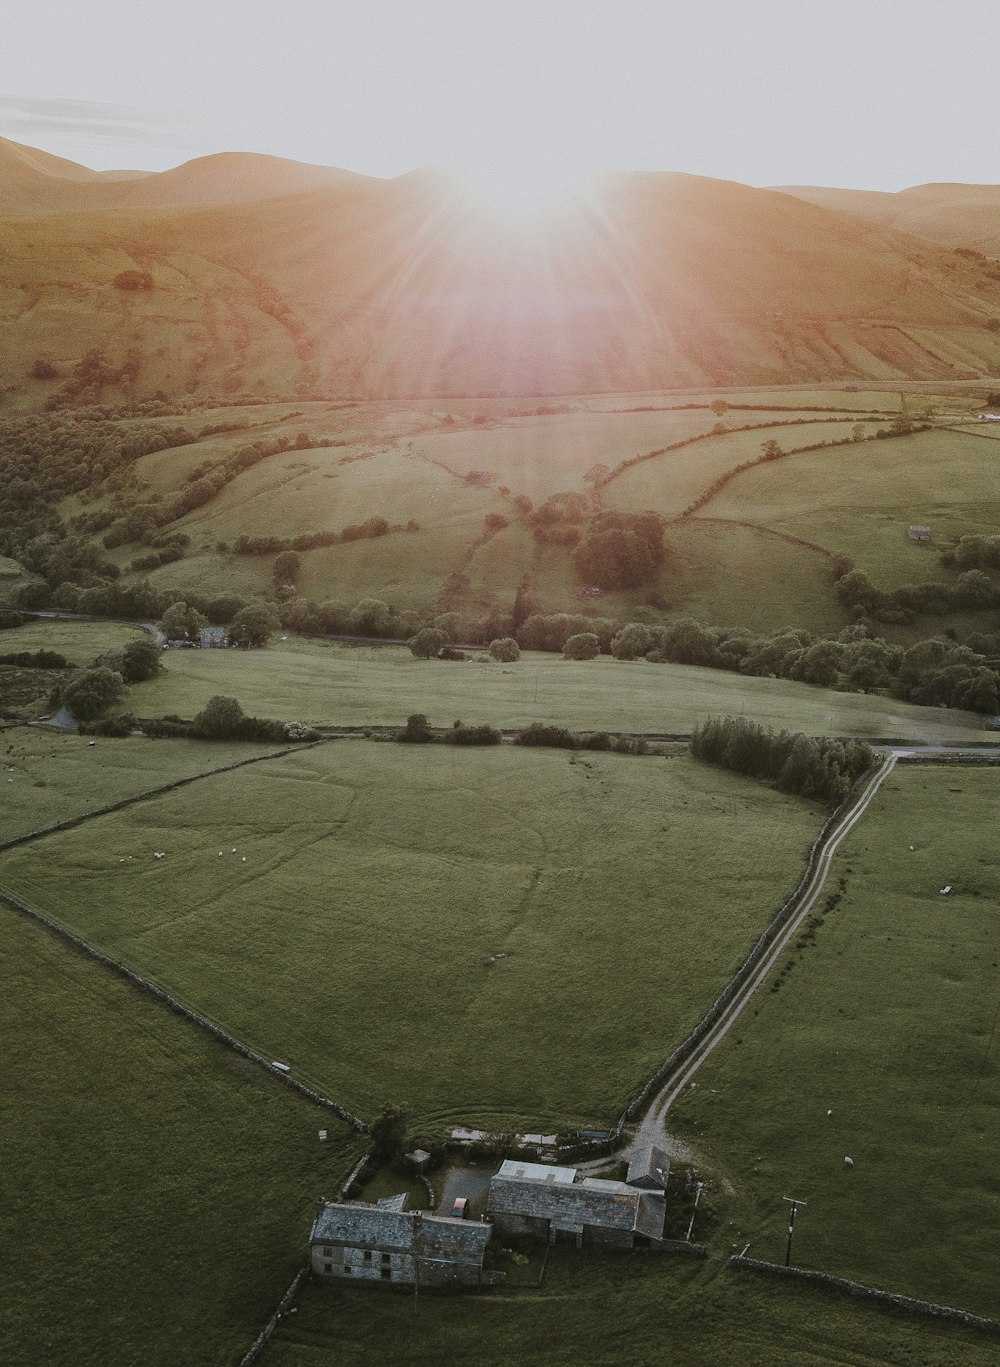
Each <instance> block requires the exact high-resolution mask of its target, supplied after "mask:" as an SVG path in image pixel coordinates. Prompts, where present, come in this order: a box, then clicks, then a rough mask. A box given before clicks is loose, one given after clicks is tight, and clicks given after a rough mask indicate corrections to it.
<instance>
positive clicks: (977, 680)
mask: <svg viewBox="0 0 1000 1367" xmlns="http://www.w3.org/2000/svg"><path fill="white" fill-rule="evenodd" d="M972 639H973V638H970V640H972ZM985 640H986V641H990V645H989V646H988V647H987V649H988V651H989V653H990V654H992V655H993V658H994V659H995V658H996V654H997V652H996V645H997V644H998V642H997V638H996V637H993V638H992V640H991V638H985ZM986 653H987V651H986V650H984V651H983V652H982V653H980V652H979V651H976V650H973V649H972V648H971V647H970V645H969V644H966V645H958V644H957V643H956V642H954V641H947V640H945V641H942V640H931V641H918V642H917V644H916V645H913V646H911V647H910V649H909V650H907V651H906V652H905V653H904V655H903V657H902V659H901V660H900V662H899V668H898V671H897V674H896V680H895V686H894V692H895V693H896V695H897V697H900V698H903V699H905V700H906V701H907V702H915V703H921V704H922V705H924V706H930V707H935V706H938V707H940V706H944V707H963V708H965V709H966V710H967V711H969V712H984V713H987V714H990V715H994V714H996V713H997V712H1000V673H998V672H997V670H996V669H995V668H991V667H990V666H989V665H988V664H987V663H986V660H985V659H984V655H985V654H986Z"/></svg>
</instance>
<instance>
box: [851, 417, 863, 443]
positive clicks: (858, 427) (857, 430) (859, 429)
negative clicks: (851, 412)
mask: <svg viewBox="0 0 1000 1367" xmlns="http://www.w3.org/2000/svg"><path fill="white" fill-rule="evenodd" d="M864 439H865V425H864V423H863V422H856V423H855V424H854V426H853V427H852V428H851V441H864Z"/></svg>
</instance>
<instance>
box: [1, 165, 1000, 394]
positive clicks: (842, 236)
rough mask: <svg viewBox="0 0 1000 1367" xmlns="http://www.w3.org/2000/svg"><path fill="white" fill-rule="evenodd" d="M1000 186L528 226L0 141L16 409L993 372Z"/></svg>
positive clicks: (4, 373) (354, 184) (399, 193)
mask: <svg viewBox="0 0 1000 1367" xmlns="http://www.w3.org/2000/svg"><path fill="white" fill-rule="evenodd" d="M998 207H1000V188H998V187H993V186H962V185H937V186H922V187H917V188H916V189H913V190H907V191H903V192H900V194H898V195H891V194H887V195H881V194H878V193H875V192H867V191H848V190H823V189H815V188H808V187H807V188H801V187H800V188H793V189H791V190H774V189H754V188H752V187H749V186H746V185H740V184H737V183H735V182H732V181H718V180H710V179H707V178H704V177H698V176H689V175H679V174H670V173H641V174H638V173H637V174H615V175H609V176H605V177H603V178H601V179H600V180H599V181H597V182H595V183H594V184H593V185H592V186H591V187H590V189H589V191H588V193H587V194H586V195H584V196H582V197H581V198H579V199H578V200H577V201H575V202H573V203H571V204H569V205H567V206H566V207H565V208H564V209H563V210H562V211H561V212H560V213H559V214H557V215H554V216H553V217H552V218H550V219H548V220H544V221H540V222H539V223H538V224H537V225H531V224H525V223H521V224H519V225H517V226H511V225H510V224H509V223H505V222H504V221H503V220H502V219H500V218H498V217H492V216H491V215H490V213H489V212H488V211H487V210H486V209H485V208H484V207H483V206H482V205H481V204H479V203H477V202H476V201H475V199H474V198H472V197H471V196H470V195H469V194H468V193H467V192H466V191H465V189H464V188H463V186H462V185H461V184H460V183H459V182H458V181H457V180H456V179H454V178H451V177H449V176H448V175H446V174H444V173H439V172H435V171H433V170H432V169H428V170H424V171H420V172H414V173H411V174H409V175H405V176H400V177H397V178H396V179H393V180H379V179H375V178H371V177H366V176H361V175H355V174H353V173H352V172H349V171H345V170H337V169H334V168H329V167H322V166H311V165H306V164H303V163H299V162H292V161H286V160H282V159H281V158H277V157H268V156H259V155H254V154H248V153H222V154H219V155H216V156H208V157H201V158H198V159H196V160H194V161H189V162H186V163H185V164H184V165H182V166H178V167H176V168H174V169H172V170H169V171H164V172H158V173H147V172H138V171H122V172H97V171H91V170H88V169H87V168H86V167H82V166H77V165H76V164H75V163H73V162H71V161H66V160H64V159H62V158H59V157H53V156H50V155H49V154H47V153H44V152H41V151H38V150H36V149H33V148H30V147H25V146H22V145H21V144H18V143H14V142H10V141H7V140H0V244H2V249H3V256H4V261H5V268H4V273H3V279H2V280H0V308H2V311H3V316H4V319H5V327H4V329H3V330H2V335H0V383H2V385H3V388H4V390H5V392H6V398H7V404H8V407H13V408H14V409H15V410H16V409H24V410H30V409H39V408H43V407H45V406H47V405H48V406H53V405H55V406H60V405H62V404H63V403H74V402H81V401H88V400H92V399H95V398H97V399H100V400H101V401H103V402H116V403H117V402H122V401H125V400H128V399H131V398H148V397H152V396H153V395H160V396H163V395H165V396H167V397H169V398H173V397H180V396H185V397H192V398H196V399H197V398H205V397H230V398H232V397H235V398H240V397H251V396H274V397H280V398H289V397H295V396H298V397H317V398H327V397H343V396H348V397H352V396H353V397H400V396H404V397H405V396H436V395H450V396H457V395H490V394H512V395H521V394H555V393H562V394H566V393H593V392H601V391H616V392H628V391H646V390H652V389H663V388H670V387H678V386H701V387H703V386H706V385H731V384H745V383H752V384H775V383H789V382H804V381H805V382H810V381H817V382H830V381H844V382H854V383H857V382H860V381H863V380H880V381H893V380H900V381H902V380H934V381H939V380H947V379H969V378H973V379H978V378H982V377H985V376H993V375H997V374H1000V262H998V261H995V260H994V259H992V256H991V253H992V252H993V251H994V250H997V243H996V241H995V239H996V237H997V235H998V233H1000V228H998V229H997V230H996V231H994V226H993V225H995V224H1000V215H998V214H997V209H998Z"/></svg>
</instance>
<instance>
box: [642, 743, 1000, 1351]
mask: <svg viewBox="0 0 1000 1367" xmlns="http://www.w3.org/2000/svg"><path fill="white" fill-rule="evenodd" d="M998 799H1000V772H997V771H996V770H993V769H984V768H963V767H957V766H949V767H942V766H933V765H900V766H898V767H897V768H896V770H895V771H894V773H893V774H892V775H891V777H890V779H889V780H888V781H887V782H886V784H885V785H884V786H883V787H882V789H881V791H880V793H879V795H878V797H877V799H876V801H875V803H874V804H873V806H872V807H871V808H870V809H869V811H868V813H867V814H866V815H865V817H864V818H863V820H862V821H861V822H860V824H859V825H858V826H857V827H856V828H855V829H854V831H853V832H852V833H851V835H850V836H849V837H848V839H847V840H846V841H845V842H844V844H843V845H842V846H841V849H840V852H839V853H838V855H837V857H836V859H835V862H834V866H833V883H832V886H833V887H834V888H836V887H837V885H838V882H839V880H841V879H843V880H844V882H845V891H844V896H843V900H842V901H841V902H840V904H839V905H837V906H836V907H835V908H834V909H833V910H831V911H830V912H829V913H828V914H827V916H826V920H825V922H824V924H823V925H822V926H820V927H818V928H817V930H816V938H815V942H814V943H811V944H800V945H799V947H798V948H797V949H795V950H794V951H793V952H792V953H791V954H790V956H789V958H788V959H787V960H786V961H785V965H789V964H790V965H791V968H793V969H794V971H789V972H787V973H786V974H785V978H784V981H783V982H782V983H781V985H780V990H777V991H774V990H771V991H767V990H765V991H764V992H763V993H762V994H761V995H759V996H758V998H757V999H756V1001H755V1003H754V1006H753V1007H751V1008H750V1009H749V1010H748V1013H747V1014H746V1015H745V1016H744V1018H743V1019H742V1021H741V1022H740V1025H739V1026H737V1028H736V1029H735V1030H734V1031H733V1032H732V1033H731V1034H730V1035H729V1037H728V1039H727V1040H726V1042H725V1043H724V1044H723V1045H721V1046H720V1048H719V1049H718V1050H717V1051H716V1053H715V1054H714V1055H713V1058H712V1060H711V1061H710V1062H709V1063H708V1064H706V1065H705V1067H704V1068H703V1069H702V1070H701V1072H700V1073H699V1076H698V1080H697V1086H696V1087H692V1088H689V1089H688V1091H687V1092H686V1093H685V1095H684V1097H683V1098H682V1100H681V1101H680V1102H678V1103H677V1105H676V1106H675V1107H674V1108H673V1110H672V1111H671V1113H670V1117H669V1126H670V1129H671V1131H672V1132H673V1133H676V1134H677V1135H679V1136H680V1137H682V1138H683V1139H686V1140H688V1141H689V1142H691V1143H693V1144H695V1145H696V1146H697V1147H698V1149H699V1151H700V1152H701V1153H702V1154H703V1155H704V1156H706V1158H707V1160H708V1161H709V1162H711V1163H714V1164H715V1165H716V1168H717V1171H719V1172H721V1173H722V1174H724V1177H725V1181H726V1183H728V1184H729V1186H730V1189H731V1191H732V1193H733V1195H732V1197H731V1198H730V1199H729V1201H728V1204H729V1205H730V1206H731V1208H732V1209H731V1211H730V1213H731V1214H733V1215H734V1218H736V1220H737V1221H738V1224H739V1227H740V1228H741V1229H742V1230H743V1231H744V1232H745V1237H746V1239H749V1240H751V1241H752V1248H751V1252H752V1253H753V1254H754V1256H757V1257H760V1258H765V1259H771V1260H776V1261H780V1260H782V1258H783V1255H784V1242H785V1238H784V1236H785V1224H786V1218H787V1208H786V1207H784V1206H783V1203H782V1196H783V1195H791V1196H797V1197H801V1198H803V1199H805V1200H807V1201H808V1203H809V1204H808V1206H807V1208H805V1209H803V1210H802V1211H800V1214H799V1219H798V1222H797V1224H796V1232H795V1261H796V1262H797V1263H799V1264H800V1265H802V1266H806V1267H814V1268H820V1269H822V1270H823V1271H827V1272H834V1273H838V1274H840V1275H842V1276H848V1277H853V1278H856V1279H858V1280H860V1281H864V1282H867V1283H869V1284H874V1285H877V1286H883V1287H887V1288H889V1289H891V1290H894V1291H901V1292H904V1293H907V1294H910V1295H915V1296H920V1297H925V1298H927V1299H930V1300H934V1301H938V1302H940V1303H944V1304H946V1305H955V1306H960V1307H962V1308H963V1309H968V1310H972V1311H975V1312H977V1313H980V1314H987V1315H992V1316H997V1315H998V1314H1000V1297H998V1294H997V1286H996V1266H997V1262H998V1259H1000V1157H998V1152H997V1146H996V1134H997V1126H998V1124H1000V1099H998V1094H997V1089H996V1085H995V1079H996V1069H997V1062H998V1048H1000V1041H998V1033H997V1022H998V1005H997V1003H998V1000H1000V993H998V989H1000V967H998V964H1000V921H998V917H997V906H998V904H1000V866H998V863H997V858H996V826H995V815H996V812H997V810H998ZM947 884H952V885H953V887H954V892H953V893H952V895H950V896H948V897H942V896H941V895H940V891H939V889H940V888H942V887H944V886H945V885H947ZM845 1156H849V1157H851V1158H852V1159H853V1160H854V1166H853V1167H851V1166H848V1165H845V1163H844V1158H845ZM956 1360H957V1359H956Z"/></svg>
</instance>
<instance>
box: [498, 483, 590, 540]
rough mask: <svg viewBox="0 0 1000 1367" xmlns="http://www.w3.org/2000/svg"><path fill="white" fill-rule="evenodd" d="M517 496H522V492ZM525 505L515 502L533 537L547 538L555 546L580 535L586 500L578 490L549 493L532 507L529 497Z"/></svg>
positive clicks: (578, 537)
mask: <svg viewBox="0 0 1000 1367" xmlns="http://www.w3.org/2000/svg"><path fill="white" fill-rule="evenodd" d="M520 497H524V496H523V495H522V496H520ZM525 501H526V504H527V506H526V507H525V506H524V505H522V504H519V503H518V500H517V499H515V500H514V502H515V506H518V507H520V509H521V511H522V512H524V514H525V521H526V522H527V524H528V526H529V527H530V528H531V531H532V534H533V535H534V537H535V540H536V541H541V542H551V543H553V544H555V545H558V546H576V545H577V544H578V543H579V541H580V538H581V536H582V535H583V532H582V530H581V529H582V527H583V524H584V523H585V522H586V520H587V517H588V515H589V513H590V502H589V500H588V499H587V498H586V497H585V496H584V495H583V494H580V493H577V492H575V491H574V492H571V493H558V494H551V495H550V496H549V497H548V498H547V499H546V500H545V502H544V503H542V504H541V505H540V506H539V507H537V508H535V509H534V511H532V508H531V500H530V499H526V500H525Z"/></svg>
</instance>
